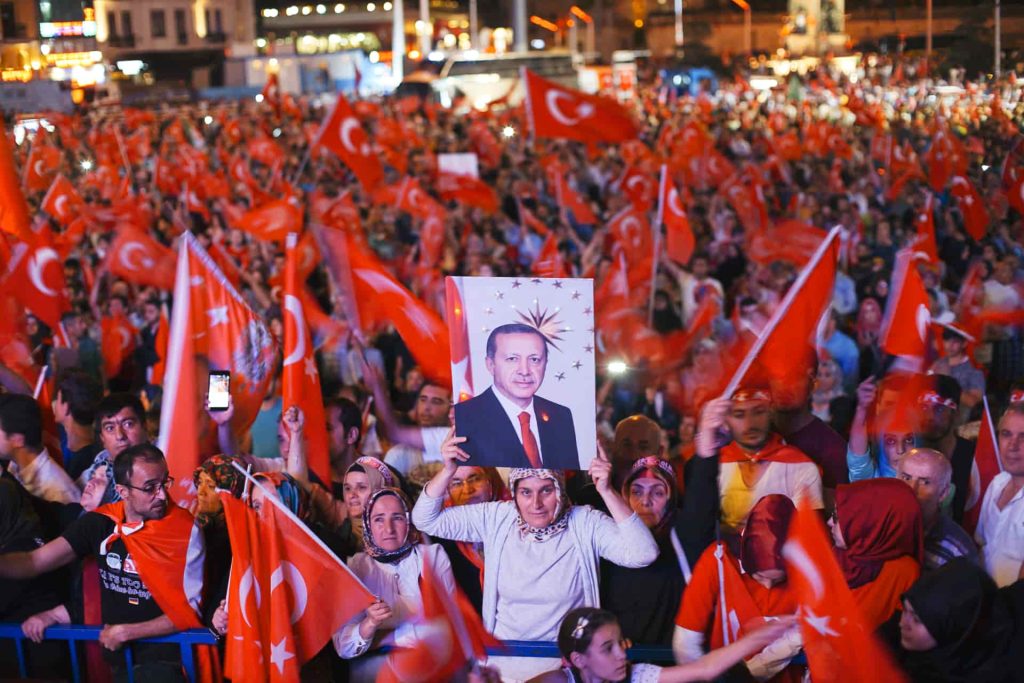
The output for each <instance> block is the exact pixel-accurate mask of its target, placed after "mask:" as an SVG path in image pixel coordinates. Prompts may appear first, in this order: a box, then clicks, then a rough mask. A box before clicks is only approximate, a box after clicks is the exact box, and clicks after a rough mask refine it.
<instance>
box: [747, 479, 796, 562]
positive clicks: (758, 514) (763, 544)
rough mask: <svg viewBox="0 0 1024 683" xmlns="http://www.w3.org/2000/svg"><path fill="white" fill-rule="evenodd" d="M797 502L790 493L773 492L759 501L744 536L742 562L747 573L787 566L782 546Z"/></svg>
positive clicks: (748, 521) (751, 511)
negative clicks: (785, 494) (794, 501)
mask: <svg viewBox="0 0 1024 683" xmlns="http://www.w3.org/2000/svg"><path fill="white" fill-rule="evenodd" d="M795 512H796V506H795V505H793V501H792V500H790V499H789V498H788V497H787V496H784V495H782V494H780V493H773V494H771V495H768V496H765V497H764V498H762V499H761V500H759V501H757V503H756V504H755V505H754V507H753V509H751V510H750V516H749V517H747V524H746V526H744V527H743V534H742V535H741V536H740V562H741V563H742V565H743V571H745V572H746V573H747V574H753V573H755V572H760V571H764V570H766V569H785V568H786V563H785V562H784V561H783V559H782V546H783V545H785V544H786V537H787V536H788V534H789V522H790V520H792V519H793V514H794V513H795Z"/></svg>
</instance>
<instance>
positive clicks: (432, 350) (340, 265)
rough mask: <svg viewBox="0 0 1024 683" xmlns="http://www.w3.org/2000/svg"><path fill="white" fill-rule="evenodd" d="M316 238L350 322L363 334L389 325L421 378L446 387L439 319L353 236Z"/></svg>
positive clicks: (319, 232) (321, 234)
mask: <svg viewBox="0 0 1024 683" xmlns="http://www.w3.org/2000/svg"><path fill="white" fill-rule="evenodd" d="M315 234H316V236H317V239H318V241H319V244H320V253H322V254H323V255H324V259H325V260H326V262H327V267H328V271H329V272H330V274H331V276H332V277H334V278H335V284H336V285H337V286H338V288H339V289H340V290H341V291H342V292H344V293H345V299H344V303H345V306H346V310H345V315H346V317H347V318H348V319H349V321H350V323H352V324H353V326H361V327H362V328H363V329H364V330H370V329H373V328H374V327H376V326H378V325H382V324H387V323H390V324H393V325H394V326H395V329H396V330H398V334H399V335H400V336H401V337H402V340H403V341H404V342H405V344H406V346H407V347H408V348H409V350H410V351H411V352H412V355H413V358H415V359H416V362H417V364H419V366H420V367H421V368H422V369H423V373H424V374H425V375H426V376H427V377H429V378H430V379H431V380H432V381H434V382H438V383H440V384H441V385H442V386H448V385H450V384H451V365H450V364H449V362H448V330H447V328H445V325H444V323H443V322H442V321H441V318H440V317H438V315H437V314H436V313H435V312H434V311H433V310H431V309H430V308H429V307H428V306H427V305H426V304H425V303H424V302H423V301H421V300H420V299H418V298H416V297H415V296H414V295H413V294H412V292H410V291H409V290H408V289H406V288H405V287H403V286H402V284H401V283H399V282H398V280H396V279H395V277H394V276H393V275H391V273H389V272H388V271H387V269H385V268H384V264H382V263H381V262H380V259H378V258H377V256H376V255H374V254H373V253H372V252H371V251H370V249H369V247H367V246H365V245H363V244H362V243H361V242H360V241H359V240H358V239H357V238H356V237H354V236H352V235H349V234H346V233H343V232H340V231H338V230H323V229H319V228H316V232H315Z"/></svg>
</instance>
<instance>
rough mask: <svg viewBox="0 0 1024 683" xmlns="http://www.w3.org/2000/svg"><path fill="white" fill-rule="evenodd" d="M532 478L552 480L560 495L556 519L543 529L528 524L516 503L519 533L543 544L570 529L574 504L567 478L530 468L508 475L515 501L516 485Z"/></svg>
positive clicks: (552, 472) (520, 469) (557, 473)
mask: <svg viewBox="0 0 1024 683" xmlns="http://www.w3.org/2000/svg"><path fill="white" fill-rule="evenodd" d="M530 477H537V478H539V479H550V480H551V481H552V482H554V484H555V490H556V492H557V494H558V505H557V507H555V519H554V521H553V522H551V524H548V525H547V526H546V527H544V528H543V529H538V528H536V527H532V526H530V525H529V524H527V523H526V520H524V519H523V513H522V512H520V511H519V503H518V502H516V513H517V514H518V519H517V520H516V525H517V526H518V527H519V533H521V534H522V535H523V537H524V538H529V539H532V540H534V541H537V542H543V541H546V540H548V539H549V538H551V537H553V536H556V535H558V534H560V533H561V532H563V531H565V530H566V528H568V526H569V510H571V509H572V502H571V501H570V500H569V496H567V495H566V493H565V476H564V475H563V474H562V473H561V472H558V471H556V470H545V469H531V468H528V467H518V468H516V469H514V470H512V471H511V472H510V473H509V475H508V487H509V488H510V489H512V499H513V501H515V496H516V484H518V483H519V482H520V481H522V480H523V479H528V478H530Z"/></svg>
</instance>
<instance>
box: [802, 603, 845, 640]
mask: <svg viewBox="0 0 1024 683" xmlns="http://www.w3.org/2000/svg"><path fill="white" fill-rule="evenodd" d="M804 613H805V614H804V621H806V622H807V625H808V626H810V627H811V628H813V629H814V630H815V631H817V632H818V633H820V634H821V635H823V636H838V635H839V634H838V633H837V632H835V631H833V630H832V627H831V626H829V625H828V620H829V619H831V617H827V616H826V617H819V616H817V615H815V614H814V612H812V611H811V610H810V608H808V607H805V608H804Z"/></svg>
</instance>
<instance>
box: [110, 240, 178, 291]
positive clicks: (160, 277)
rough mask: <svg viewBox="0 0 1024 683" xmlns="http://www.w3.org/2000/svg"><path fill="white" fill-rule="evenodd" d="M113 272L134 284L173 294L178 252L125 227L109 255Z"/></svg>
mask: <svg viewBox="0 0 1024 683" xmlns="http://www.w3.org/2000/svg"><path fill="white" fill-rule="evenodd" d="M107 266H108V268H109V269H110V272H111V273H113V274H114V275H116V276H117V277H119V278H121V279H122V280H126V281H128V282H131V283H133V284H138V285H146V286H151V287H156V288H157V289H163V290H165V291H170V290H171V289H173V288H174V268H175V265H174V252H173V251H171V250H170V249H169V248H168V247H165V246H164V245H162V244H160V243H159V242H157V241H156V240H155V239H153V238H152V237H150V236H149V234H148V233H145V232H143V231H142V230H139V229H138V228H136V227H134V226H132V225H130V224H128V223H124V224H122V225H121V226H120V227H118V229H117V234H116V236H115V237H114V242H113V244H111V245H110V250H109V251H108V252H107Z"/></svg>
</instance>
